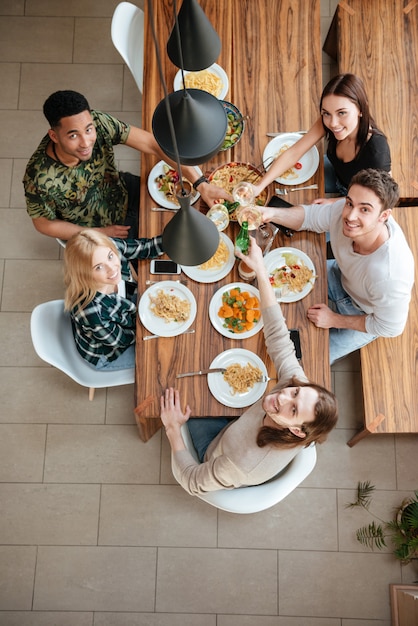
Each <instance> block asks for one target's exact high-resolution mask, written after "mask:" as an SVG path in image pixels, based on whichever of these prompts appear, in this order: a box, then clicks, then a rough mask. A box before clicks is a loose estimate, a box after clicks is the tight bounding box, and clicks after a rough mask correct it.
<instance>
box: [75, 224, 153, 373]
mask: <svg viewBox="0 0 418 626" xmlns="http://www.w3.org/2000/svg"><path fill="white" fill-rule="evenodd" d="M114 242H115V244H116V246H117V248H118V250H119V251H120V253H121V262H122V268H121V271H122V278H123V279H124V280H125V279H129V278H131V274H130V270H129V265H128V261H129V260H131V259H153V258H155V257H157V256H160V255H161V254H163V249H162V247H161V236H160V235H159V236H158V237H153V238H152V239H114ZM71 322H72V326H73V333H74V339H75V343H76V347H77V350H78V351H79V353H80V354H81V356H82V357H83V358H84V359H85V360H86V361H89V363H92V364H93V365H97V363H98V361H99V359H100V357H103V356H104V357H106V359H107V360H108V361H114V360H115V359H117V358H118V356H120V355H121V354H122V352H124V350H126V348H128V347H129V346H130V345H132V344H133V343H135V328H136V304H135V303H134V302H131V301H130V300H128V299H127V298H123V297H122V296H120V295H119V294H117V293H112V294H104V293H100V292H97V293H96V295H95V296H94V298H93V300H92V301H91V302H90V303H89V304H88V305H87V306H86V307H84V308H82V307H80V306H76V307H74V308H73V309H72V311H71Z"/></svg>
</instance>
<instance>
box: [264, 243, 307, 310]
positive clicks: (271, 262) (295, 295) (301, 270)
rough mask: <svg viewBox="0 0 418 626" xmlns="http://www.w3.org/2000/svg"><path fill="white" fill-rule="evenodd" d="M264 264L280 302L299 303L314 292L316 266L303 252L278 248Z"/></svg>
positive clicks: (265, 259)
mask: <svg viewBox="0 0 418 626" xmlns="http://www.w3.org/2000/svg"><path fill="white" fill-rule="evenodd" d="M264 264H265V266H266V268H267V271H268V273H269V277H270V283H271V285H272V287H273V289H274V291H275V294H276V299H277V300H278V301H279V302H297V301H298V300H302V298H304V297H305V296H307V295H308V293H310V291H312V289H313V286H314V283H315V278H316V271H315V266H314V264H313V263H312V261H311V259H310V258H309V257H308V255H307V254H305V253H304V252H302V250H297V249H296V248H276V249H275V250H272V251H271V252H269V253H268V254H266V256H265V257H264Z"/></svg>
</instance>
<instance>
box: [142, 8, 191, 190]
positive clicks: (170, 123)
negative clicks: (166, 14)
mask: <svg viewBox="0 0 418 626" xmlns="http://www.w3.org/2000/svg"><path fill="white" fill-rule="evenodd" d="M148 13H149V16H150V22H151V30H152V38H153V39H154V47H155V54H156V56H157V64H158V71H159V74H160V80H161V84H162V86H163V91H164V102H165V108H166V112H167V119H168V126H169V128H170V135H171V141H172V142H173V150H174V154H175V157H176V164H177V171H178V175H179V182H180V186H181V193H182V195H183V196H187V192H186V190H185V188H184V184H183V176H182V175H181V163H180V155H179V149H178V146H177V138H176V131H175V129H174V123H173V117H172V115H171V109H170V101H169V99H168V91H167V84H166V82H165V79H164V73H163V67H162V63H161V55H160V48H159V45H158V41H157V34H156V32H155V24H154V11H153V8H152V0H148ZM174 14H175V18H176V33H177V44H178V46H179V53H180V58H181V65H182V67H181V71H182V75H183V55H182V51H181V40H180V29H179V26H178V21H177V6H176V0H174ZM183 84H184V76H183Z"/></svg>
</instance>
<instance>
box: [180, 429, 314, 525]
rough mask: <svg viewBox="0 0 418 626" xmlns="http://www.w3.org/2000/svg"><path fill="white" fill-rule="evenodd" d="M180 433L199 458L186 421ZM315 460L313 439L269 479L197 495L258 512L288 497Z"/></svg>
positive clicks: (234, 510)
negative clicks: (248, 485) (261, 482)
mask: <svg viewBox="0 0 418 626" xmlns="http://www.w3.org/2000/svg"><path fill="white" fill-rule="evenodd" d="M181 434H182V436H183V440H184V443H185V444H186V448H187V449H188V450H189V452H190V453H191V454H192V455H193V457H194V459H195V460H196V461H198V462H199V459H198V457H197V454H196V450H195V448H194V445H193V441H192V438H191V436H190V432H189V429H188V427H187V424H183V426H182V427H181ZM315 464H316V447H315V444H314V443H311V445H310V446H308V447H307V448H301V449H300V451H299V452H298V453H297V455H296V456H295V457H294V458H293V459H292V461H291V462H290V463H289V465H288V466H287V467H285V468H284V469H283V470H282V471H281V472H280V474H278V475H277V476H275V477H274V478H272V479H271V480H270V481H269V482H266V483H263V484H262V485H253V486H251V487H239V488H238V489H219V490H218V491H210V492H208V493H204V494H198V496H197V497H198V498H200V499H201V500H204V501H205V502H207V503H208V504H211V505H212V506H215V507H216V508H218V509H221V510H222V511H228V512H229V513H242V514H245V513H258V512H259V511H264V510H265V509H268V508H270V507H271V506H274V505H275V504H277V503H278V502H280V501H281V500H283V499H284V498H286V496H288V495H289V493H291V492H292V491H293V490H294V489H296V487H297V486H298V485H300V483H301V482H302V481H303V480H305V478H306V477H307V476H308V475H309V474H310V473H311V472H312V470H313V468H314V467H315Z"/></svg>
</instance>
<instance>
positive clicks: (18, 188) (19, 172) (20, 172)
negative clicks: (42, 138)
mask: <svg viewBox="0 0 418 626" xmlns="http://www.w3.org/2000/svg"><path fill="white" fill-rule="evenodd" d="M42 128H43V130H45V129H44V126H42ZM41 132H42V131H41ZM38 143H39V142H38ZM35 148H36V143H34V145H33V148H32V149H31V153H30V154H32V152H33V151H34V150H35ZM30 154H28V158H29V156H30ZM28 158H25V159H13V173H12V188H11V191H10V206H11V207H17V208H20V209H25V213H26V199H25V190H24V188H23V183H22V180H23V176H24V173H25V169H26V165H27V162H28ZM26 218H27V219H28V220H30V218H29V216H28V215H26ZM29 223H30V224H31V225H32V222H31V221H29ZM32 229H33V231H34V233H36V231H35V229H34V228H33V226H32ZM37 234H38V233H37Z"/></svg>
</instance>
